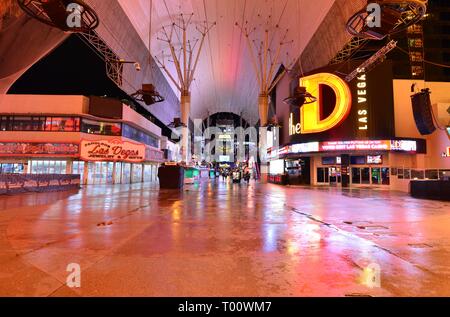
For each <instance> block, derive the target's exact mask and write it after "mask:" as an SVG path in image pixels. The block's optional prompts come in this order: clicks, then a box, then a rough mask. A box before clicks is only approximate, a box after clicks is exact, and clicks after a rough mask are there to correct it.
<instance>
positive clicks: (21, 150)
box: [0, 142, 80, 156]
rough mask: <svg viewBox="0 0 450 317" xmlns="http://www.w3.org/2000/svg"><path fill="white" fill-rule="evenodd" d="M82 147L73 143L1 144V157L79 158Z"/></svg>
mask: <svg viewBox="0 0 450 317" xmlns="http://www.w3.org/2000/svg"><path fill="white" fill-rule="evenodd" d="M79 152H80V147H79V145H78V144H73V143H32V142H28V143H25V142H23V143H16V142H9V143H0V155H1V156H78V154H79Z"/></svg>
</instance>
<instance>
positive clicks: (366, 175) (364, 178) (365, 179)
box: [361, 167, 370, 184]
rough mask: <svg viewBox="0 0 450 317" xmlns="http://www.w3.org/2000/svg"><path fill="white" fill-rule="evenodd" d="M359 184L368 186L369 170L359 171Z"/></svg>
mask: <svg viewBox="0 0 450 317" xmlns="http://www.w3.org/2000/svg"><path fill="white" fill-rule="evenodd" d="M361 184H370V168H368V167H366V168H362V169H361Z"/></svg>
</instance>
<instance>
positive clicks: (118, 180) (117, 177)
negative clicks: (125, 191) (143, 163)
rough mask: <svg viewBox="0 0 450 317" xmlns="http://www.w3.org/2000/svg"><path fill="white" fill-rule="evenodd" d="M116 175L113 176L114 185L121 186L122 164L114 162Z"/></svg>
mask: <svg viewBox="0 0 450 317" xmlns="http://www.w3.org/2000/svg"><path fill="white" fill-rule="evenodd" d="M115 164H116V175H115V183H116V184H121V183H122V178H121V175H122V163H120V162H116V163H115Z"/></svg>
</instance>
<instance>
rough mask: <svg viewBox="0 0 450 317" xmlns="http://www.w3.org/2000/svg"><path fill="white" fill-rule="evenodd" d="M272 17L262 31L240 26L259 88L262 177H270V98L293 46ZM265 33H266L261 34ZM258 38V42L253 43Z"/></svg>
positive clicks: (248, 26) (262, 27)
mask: <svg viewBox="0 0 450 317" xmlns="http://www.w3.org/2000/svg"><path fill="white" fill-rule="evenodd" d="M271 20H272V17H271V16H269V17H268V19H267V21H266V22H265V23H262V24H261V25H260V28H258V27H255V26H250V24H249V22H248V21H246V22H245V23H244V24H243V25H240V24H239V23H236V26H238V27H239V28H240V29H241V31H242V34H243V35H244V37H245V39H246V42H247V46H248V50H249V54H250V58H251V61H252V65H253V68H254V71H255V74H256V78H257V81H258V86H259V97H258V111H259V119H260V132H259V154H260V155H259V156H260V160H261V163H262V166H261V174H267V171H266V170H267V167H266V163H267V125H268V123H269V118H268V116H269V95H270V93H271V92H272V90H273V89H274V88H275V87H276V85H277V83H278V82H279V80H280V79H281V78H282V77H283V75H284V73H285V71H283V72H281V73H280V74H278V76H276V78H275V74H276V72H277V71H278V67H277V66H280V65H281V52H282V48H283V46H284V45H286V44H288V43H292V41H289V42H287V41H286V39H287V35H288V32H289V30H288V29H286V30H284V32H283V31H281V30H280V27H279V25H278V24H276V25H274V26H272V25H271ZM261 31H263V32H261ZM252 36H254V39H252ZM258 37H259V38H258Z"/></svg>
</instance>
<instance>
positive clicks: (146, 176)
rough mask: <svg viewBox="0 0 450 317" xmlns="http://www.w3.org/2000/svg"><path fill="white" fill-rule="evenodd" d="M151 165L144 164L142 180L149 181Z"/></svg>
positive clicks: (150, 179)
mask: <svg viewBox="0 0 450 317" xmlns="http://www.w3.org/2000/svg"><path fill="white" fill-rule="evenodd" d="M152 170H153V165H145V166H144V182H151V181H152V180H153V179H152Z"/></svg>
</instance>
